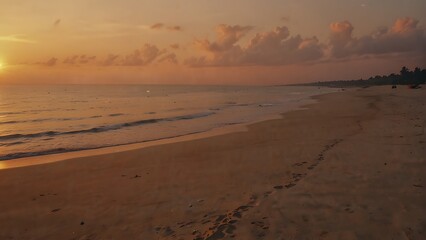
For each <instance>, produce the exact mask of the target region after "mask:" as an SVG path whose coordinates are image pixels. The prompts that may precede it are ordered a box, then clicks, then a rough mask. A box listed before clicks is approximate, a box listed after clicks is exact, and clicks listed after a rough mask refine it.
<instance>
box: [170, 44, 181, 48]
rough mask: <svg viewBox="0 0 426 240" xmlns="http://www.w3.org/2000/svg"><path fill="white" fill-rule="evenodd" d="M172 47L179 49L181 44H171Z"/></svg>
mask: <svg viewBox="0 0 426 240" xmlns="http://www.w3.org/2000/svg"><path fill="white" fill-rule="evenodd" d="M170 48H172V49H179V48H180V45H179V44H177V43H174V44H170Z"/></svg>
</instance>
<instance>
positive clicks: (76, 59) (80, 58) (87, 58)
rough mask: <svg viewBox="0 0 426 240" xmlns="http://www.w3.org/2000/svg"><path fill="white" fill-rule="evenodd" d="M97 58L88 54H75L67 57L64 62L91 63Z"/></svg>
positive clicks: (71, 63) (73, 63)
mask: <svg viewBox="0 0 426 240" xmlns="http://www.w3.org/2000/svg"><path fill="white" fill-rule="evenodd" d="M95 60H96V56H86V55H74V56H71V57H67V58H65V60H64V61H63V62H62V63H64V64H70V65H76V64H90V63H93V62H94V61H95Z"/></svg>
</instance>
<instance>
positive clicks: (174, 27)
mask: <svg viewBox="0 0 426 240" xmlns="http://www.w3.org/2000/svg"><path fill="white" fill-rule="evenodd" d="M167 29H168V30H170V31H182V27H181V26H177V25H176V26H169V27H167Z"/></svg>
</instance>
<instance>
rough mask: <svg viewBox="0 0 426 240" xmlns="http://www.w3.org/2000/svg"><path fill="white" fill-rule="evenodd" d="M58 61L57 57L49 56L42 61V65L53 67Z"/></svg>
mask: <svg viewBox="0 0 426 240" xmlns="http://www.w3.org/2000/svg"><path fill="white" fill-rule="evenodd" d="M57 62H58V59H57V58H54V57H53V58H51V59H49V60H48V61H47V62H45V63H44V65H46V66H49V67H53V66H55V65H56V63H57Z"/></svg>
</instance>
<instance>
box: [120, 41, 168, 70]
mask: <svg viewBox="0 0 426 240" xmlns="http://www.w3.org/2000/svg"><path fill="white" fill-rule="evenodd" d="M164 53H165V50H160V49H158V47H157V46H155V45H152V44H145V45H144V46H143V47H142V48H141V49H137V50H135V51H133V53H131V54H128V55H126V56H125V57H124V59H123V62H122V65H125V66H143V65H147V64H150V63H152V62H153V61H154V60H155V59H156V58H157V57H159V56H160V55H162V54H164Z"/></svg>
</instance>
